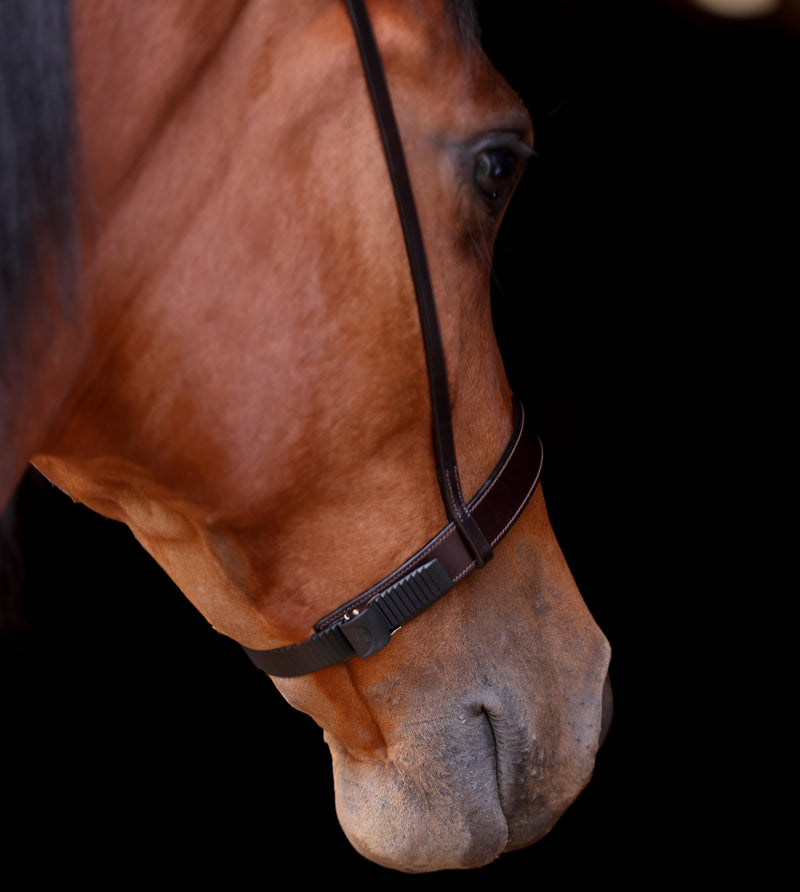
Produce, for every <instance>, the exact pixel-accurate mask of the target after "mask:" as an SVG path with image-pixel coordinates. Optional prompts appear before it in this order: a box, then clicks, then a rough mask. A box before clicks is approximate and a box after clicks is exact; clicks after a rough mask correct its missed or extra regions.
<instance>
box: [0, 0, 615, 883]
mask: <svg viewBox="0 0 800 892" xmlns="http://www.w3.org/2000/svg"><path fill="white" fill-rule="evenodd" d="M3 14H4V16H5V21H4V22H3V25H4V29H9V30H4V34H6V35H9V34H11V35H13V40H12V39H8V40H6V38H5V37H4V48H3V53H4V54H5V56H6V57H7V58H4V59H3V64H4V66H5V67H4V70H3V74H4V79H5V81H6V89H5V96H4V99H3V102H4V105H3V106H2V114H3V117H4V118H5V122H4V130H5V136H4V143H3V148H2V152H3V154H2V161H3V167H4V168H5V169H4V170H3V174H2V177H3V179H2V181H1V182H2V185H3V192H2V195H3V202H2V214H3V225H4V226H5V227H6V229H5V232H4V235H6V236H7V238H6V239H5V242H6V248H4V249H3V254H2V255H0V256H2V259H3V289H4V291H3V295H2V298H3V299H2V302H1V303H0V307H2V314H3V315H2V331H3V339H2V342H0V345H1V346H2V351H3V352H2V357H1V359H2V365H0V372H1V373H2V402H0V410H1V413H0V418H1V420H2V429H1V432H0V440H2V451H3V463H2V467H1V468H0V502H1V503H5V502H6V501H7V500H8V499H9V498H11V495H12V493H13V491H14V488H15V486H16V484H17V482H18V480H19V478H20V476H21V474H22V473H23V471H24V469H25V468H26V467H27V466H28V465H29V464H33V466H34V467H36V468H38V469H39V471H40V472H41V473H42V474H44V475H45V477H46V478H48V479H49V480H50V481H51V482H52V483H53V484H54V485H55V486H57V487H58V488H59V489H61V490H63V491H64V492H65V493H67V494H68V495H69V496H70V497H71V498H73V499H74V500H76V501H78V502H81V503H83V504H85V505H86V506H88V507H89V508H90V509H92V510H94V511H96V512H99V513H100V514H102V515H104V516H106V517H109V518H112V519H114V520H117V521H120V522H122V523H124V524H126V525H127V526H128V527H129V528H130V530H131V531H132V533H133V535H134V536H135V537H136V539H137V540H138V542H139V543H141V545H142V546H143V547H144V548H145V549H146V550H147V551H148V552H149V553H150V554H151V555H152V556H153V557H154V558H155V560H156V561H157V562H158V564H159V565H160V566H161V567H162V568H163V570H164V571H165V572H166V574H167V575H168V576H169V577H170V578H171V579H172V580H173V581H174V582H175V583H176V584H177V586H178V587H179V588H180V590H181V591H182V592H183V594H184V595H185V596H186V598H187V599H188V600H189V601H190V602H191V603H192V604H193V605H194V606H195V607H196V608H197V609H198V610H199V611H200V613H201V614H202V615H203V616H204V617H205V619H206V620H207V621H208V622H209V623H210V624H211V625H212V626H213V628H214V629H215V630H216V631H217V632H218V633H219V634H221V635H224V636H227V637H229V638H232V639H233V640H234V641H236V642H238V643H239V644H240V645H242V647H243V648H245V649H246V650H247V651H248V653H250V654H251V655H252V656H253V659H254V661H256V662H257V661H258V660H259V659H260V656H263V655H265V654H266V655H267V656H266V657H264V659H265V660H266V662H265V663H264V666H265V667H266V670H265V671H267V672H268V674H269V675H270V677H271V678H272V681H273V682H274V684H275V685H276V686H277V688H278V690H279V691H280V693H281V694H282V695H283V697H284V698H285V699H286V700H287V701H288V702H289V703H290V704H291V705H292V706H293V707H294V708H296V709H298V710H300V711H302V712H304V713H307V714H308V715H310V716H311V717H312V718H313V719H314V721H315V722H316V723H317V724H318V725H319V726H320V727H321V729H322V731H323V733H324V738H325V741H326V743H327V745H328V747H329V749H330V752H331V757H332V767H333V782H334V791H335V800H336V810H337V816H338V819H339V822H340V824H341V826H342V828H343V830H344V832H345V834H346V835H347V837H348V839H349V840H350V842H351V843H352V845H353V846H354V847H355V848H356V850H357V851H359V852H360V853H361V854H362V855H363V856H364V857H366V858H367V859H370V860H372V861H374V862H376V863H378V864H380V865H383V866H385V867H388V868H392V869H395V870H399V871H403V872H407V873H420V872H430V871H436V870H442V869H456V868H458V869H463V868H474V867H478V866H481V865H484V864H487V863H488V862H490V861H492V860H494V859H495V858H497V857H498V856H499V855H500V854H501V853H503V852H506V851H512V850H515V849H520V848H522V847H525V846H528V845H530V844H532V843H534V842H536V841H537V840H538V839H540V838H541V837H542V836H544V835H545V834H546V833H547V832H548V831H549V830H550V829H551V828H552V827H553V825H554V824H555V823H556V821H557V820H558V819H559V817H560V816H561V815H562V814H563V813H564V811H565V810H566V809H567V808H568V806H569V805H570V804H571V803H572V802H573V801H574V799H575V798H576V797H577V796H578V795H579V793H580V791H581V790H582V789H583V788H584V787H585V785H586V784H587V783H588V781H589V779H590V777H591V775H592V772H593V768H594V762H595V758H596V754H597V752H598V749H599V747H600V745H601V743H602V739H603V737H604V735H605V732H606V730H607V727H608V722H609V718H610V688H609V685H608V665H609V659H610V648H609V645H608V642H607V640H606V638H605V636H604V635H603V633H602V632H601V631H600V629H599V628H598V627H597V625H596V623H595V622H594V620H593V618H592V616H591V615H590V613H589V611H588V609H587V608H586V606H585V604H584V602H583V600H582V598H581V595H580V593H579V591H578V589H577V587H576V585H575V582H574V580H573V578H572V576H571V574H570V571H569V569H568V567H567V565H566V562H565V560H564V557H563V555H562V553H561V551H560V549H559V546H558V543H557V541H556V539H555V536H554V533H553V531H552V528H551V526H550V523H549V520H548V516H547V510H546V507H545V503H544V497H543V495H542V490H541V486H537V485H536V484H537V481H538V470H537V469H534V470H533V471H529V470H528V466H529V465H530V464H531V462H533V463H535V462H536V461H537V460H538V458H537V456H538V453H537V452H536V451H535V450H534V449H533V447H531V451H530V452H524V451H523V450H522V447H521V446H518V444H519V443H520V442H522V440H521V434H520V433H519V431H520V421H519V418H520V412H524V409H522V410H521V409H520V407H519V406H517V405H515V401H514V397H513V394H512V392H511V389H510V386H509V384H508V380H507V378H506V373H505V369H504V365H503V359H502V357H501V354H500V351H499V348H498V346H497V343H496V340H495V336H494V332H493V327H492V319H491V310H490V286H491V256H492V250H493V244H494V240H495V237H496V234H497V230H498V227H499V225H500V221H501V220H502V218H503V214H504V211H505V209H506V207H507V205H508V202H509V200H510V198H511V195H512V193H513V191H514V188H515V186H516V184H517V183H518V181H519V179H520V177H521V175H522V172H523V170H524V167H525V164H526V162H527V159H528V157H529V156H530V154H531V146H532V143H533V133H532V125H531V121H530V117H529V115H528V113H527V111H526V110H525V108H524V106H523V104H522V102H521V101H520V99H519V98H518V97H517V95H516V94H515V93H514V92H513V91H512V90H511V88H510V87H509V86H508V85H507V84H506V82H505V81H504V80H503V79H502V78H501V76H500V75H499V74H498V73H497V71H496V70H495V69H494V68H493V67H492V65H491V63H490V62H489V60H488V59H487V58H486V57H485V55H484V54H483V51H482V49H481V47H480V41H479V36H478V28H477V19H476V14H475V11H474V7H473V4H472V3H470V2H467V0H409V2H406V3H403V4H397V3H391V2H386V0H369V2H368V4H366V7H364V6H363V5H362V4H361V3H355V2H348V3H347V4H345V3H344V2H342V0H292V2H279V0H226V2H221V0H170V2H164V0H157V2H156V0H153V2H140V3H135V4H132V3H127V2H125V0H108V2H106V3H103V4H97V3H92V2H88V0H74V3H73V4H72V6H69V5H68V4H67V3H66V2H64V3H62V4H54V3H50V2H47V3H44V2H40V3H36V2H27V0H26V2H24V3H22V2H20V3H17V4H14V3H5V4H4V6H3ZM360 30H361V31H363V30H366V31H367V32H369V34H371V36H372V39H373V41H374V43H373V44H372V47H373V56H374V55H375V53H377V56H378V57H379V59H380V63H381V65H382V71H383V74H384V75H385V78H386V82H388V85H389V87H388V92H389V94H390V108H389V111H388V114H389V116H390V117H391V115H394V116H395V123H396V125H397V133H398V134H399V141H400V143H401V150H402V155H401V158H403V159H405V163H407V174H408V184H409V186H410V191H411V198H412V199H413V212H414V213H416V215H417V223H418V234H419V235H420V237H421V238H422V240H423V242H424V250H425V257H426V259H427V267H426V274H427V276H428V284H429V290H430V294H431V295H433V296H435V307H434V310H435V318H434V319H433V320H432V321H431V320H428V322H427V323H426V321H425V318H424V312H423V302H421V301H420V299H419V296H418V287H417V283H416V281H415V269H416V268H417V267H416V266H415V263H414V262H413V259H411V249H410V248H409V247H408V236H407V234H406V233H405V232H404V224H403V220H402V219H401V217H402V214H401V213H398V211H399V210H400V211H402V208H403V206H404V203H403V201H401V200H400V199H399V198H398V196H397V194H396V189H393V182H395V180H394V179H393V171H392V170H391V169H390V168H392V165H393V164H394V161H393V156H392V155H391V154H390V152H389V149H387V148H386V139H385V128H384V125H383V124H382V123H381V121H380V116H379V114H378V112H379V111H380V109H381V104H380V101H379V100H375V98H374V95H373V97H372V98H371V96H370V89H371V88H372V87H373V83H372V81H373V80H374V79H375V78H376V77H377V79H378V80H380V72H378V74H377V75H376V73H375V70H374V68H373V69H372V71H370V69H369V67H368V62H367V57H368V56H369V52H370V51H369V47H368V48H367V50H364V44H363V43H359V41H358V39H357V38H358V37H359V31H360ZM368 36H369V35H368ZM15 53H16V54H18V55H17V56H15V55H14V54H15ZM12 57H13V61H14V64H7V59H8V58H12ZM12 88H16V89H18V91H19V93H18V94H15V93H14V92H13V89H12ZM15 96H16V97H17V98H16V99H14V97H15ZM8 97H11V99H9V98H8ZM20 97H22V98H20ZM12 100H13V101H12ZM384 103H385V97H384ZM383 111H384V113H387V111H386V107H385V104H384V106H383ZM31 134H33V136H31ZM382 142H383V145H382ZM31 146H33V147H34V148H35V149H36V150H35V151H33V150H31ZM387 160H389V161H390V164H389V165H387ZM9 184H15V188H14V189H11V188H10V186H9ZM9 221H10V222H9ZM404 245H405V247H404ZM418 247H419V246H418ZM426 306H427V309H428V311H430V310H431V307H430V304H427V305H426ZM431 325H432V326H433V335H434V336H433V337H432V339H431V344H432V346H431V345H428V342H427V341H425V337H426V332H430V330H431V329H430V326H431ZM423 341H425V344H424V345H423ZM437 348H440V356H439V358H438V360H437V359H436V350H437ZM432 352H433V355H434V358H433V359H432V360H431V358H430V356H431V353H432ZM434 378H435V379H436V380H437V382H438V384H437V386H436V388H434V386H433V385H432V381H433V380H434ZM437 401H439V402H441V404H442V405H441V406H440V410H441V412H442V413H443V418H444V420H441V419H440V420H439V421H438V422H437V421H436V418H437V415H436V405H435V404H436V403H437ZM432 417H433V418H434V424H433V429H434V436H432V421H431V419H432ZM448 425H449V427H448ZM442 430H444V431H445V434H446V433H447V431H448V430H449V432H450V434H451V435H452V444H451V445H452V447H453V449H452V450H449V451H448V448H444V449H443V450H442V449H440V448H439V445H438V434H440V433H441V431H442ZM444 440H445V441H447V436H444ZM443 452H444V453H447V454H449V452H454V456H455V459H456V460H457V471H458V475H457V478H456V477H455V476H453V475H450V473H449V472H448V471H446V472H445V473H444V475H443V474H442V472H441V467H440V464H439V462H440V458H441V454H442V453H443ZM508 468H512V470H507V469H508ZM498 469H499V470H498ZM513 475H516V476H518V477H520V479H522V477H524V479H525V481H526V482H525V484H524V486H525V488H526V492H525V494H524V499H522V500H521V501H519V504H518V505H517V507H516V508H515V509H514V512H513V517H511V518H510V519H509V520H508V522H505V520H504V519H503V518H501V519H500V520H499V521H498V523H501V524H502V527H503V528H502V531H501V532H502V536H493V537H492V541H491V542H489V543H487V542H485V541H483V540H482V539H481V536H482V534H481V530H480V528H479V527H480V524H477V527H478V528H477V529H475V528H476V523H474V522H473V521H474V518H475V517H478V518H479V520H480V516H479V515H480V511H481V506H484V507H485V506H486V505H487V504H488V503H489V502H490V501H491V499H490V498H489V497H488V496H487V493H489V492H490V491H492V487H494V490H493V492H494V493H496V492H498V491H499V490H501V489H502V488H503V487H504V486H506V483H508V481H509V480H510V479H511V478H512V476H513ZM516 476H515V477H514V479H513V480H512V481H511V483H508V487H511V488H513V487H512V483H513V486H516V485H517V483H516V482H514V481H515V480H516ZM487 481H488V482H487ZM498 481H505V482H498ZM454 488H455V490H457V491H456V492H455V493H454V492H453V489H454ZM448 491H450V495H451V496H452V499H451V502H448V499H447V497H446V495H445V493H446V492H448ZM462 492H463V493H464V494H466V498H465V497H462ZM492 498H494V496H492ZM451 503H452V504H451ZM481 523H483V521H482V520H481ZM443 531H444V532H443ZM471 531H472V532H471ZM445 534H446V535H445ZM442 536H444V538H446V539H447V541H448V542H449V543H450V544H452V545H454V544H458V543H461V545H459V547H461V546H463V548H462V551H464V550H465V551H466V553H467V554H468V560H469V566H468V567H467V568H466V570H465V571H464V573H463V574H461V573H459V574H454V573H449V572H444V571H443V570H442V564H443V563H444V564H446V562H447V558H446V557H445V556H444V555H443V554H442V553H440V552H436V554H439V555H440V557H441V560H438V559H437V560H431V561H428V562H423V563H419V562H417V563H415V564H414V566H413V568H412V571H413V572H412V571H410V572H407V573H406V572H405V569H407V568H408V567H409V566H410V564H409V555H419V554H421V553H423V552H424V553H425V554H429V555H430V554H432V553H433V552H431V551H430V549H429V548H428V546H427V543H431V542H432V543H438V542H440V537H442ZM483 538H484V539H485V538H486V537H485V536H484V537H483ZM499 538H502V541H501V542H498V541H497V540H499ZM490 558H491V559H490ZM398 567H399V568H400V571H396V570H395V568H398ZM473 567H474V568H475V572H472V569H473ZM404 568H405V569H404ZM467 570H469V572H467ZM401 571H402V572H401ZM454 575H458V577H459V578H458V579H454V578H453V576H454ZM462 575H463V578H461V576H462ZM423 577H424V578H423ZM420 578H422V582H423V583H424V585H423V586H422V588H423V589H425V591H429V590H430V588H431V586H433V589H434V594H433V595H432V596H431V597H430V598H429V603H428V602H426V603H425V605H424V608H425V609H424V612H421V609H422V608H420V606H419V604H415V605H412V607H411V608H409V609H408V610H407V613H406V615H405V617H404V619H403V620H402V623H399V624H398V627H397V628H395V627H392V628H390V629H389V630H388V631H387V629H386V628H384V627H381V628H380V629H377V631H376V627H375V626H374V625H371V624H370V623H372V622H373V621H374V620H375V618H376V617H377V618H378V620H379V622H381V623H382V622H384V619H380V617H382V616H383V615H384V613H385V609H384V608H385V607H386V604H387V603H388V600H387V599H388V598H389V596H390V595H391V597H392V598H395V597H397V598H398V599H400V600H402V599H404V598H406V597H407V596H408V597H411V595H410V594H409V593H410V592H412V589H413V591H414V592H416V591H417V590H418V588H419V585H418V580H419V579H420ZM386 579H388V580H389V582H388V583H387V586H388V587H387V586H384V587H383V588H382V589H381V591H380V593H379V594H378V595H375V594H374V591H375V585H376V580H386ZM415 580H416V581H415ZM426 586H427V588H426ZM437 586H438V587H437ZM360 592H361V593H363V592H367V593H368V594H369V597H367V598H366V599H365V598H361V600H358V599H356V600H354V596H356V595H357V594H358V593H360ZM412 594H413V592H412ZM401 596H402V597H401ZM378 602H380V603H379V604H378ZM354 604H355V605H357V606H352V605H354ZM375 604H378V606H379V607H380V608H381V610H382V611H383V613H381V611H379V610H377V609H374V605H375ZM341 605H350V606H348V607H347V609H344V608H342V606H341ZM398 609H400V608H398ZM132 610H135V605H132ZM359 614H360V616H358V615H359ZM379 614H380V616H379ZM417 614H419V615H417ZM330 616H332V617H333V619H331V620H328V622H327V624H326V623H324V622H323V623H322V624H321V623H320V617H330ZM365 616H371V617H372V619H371V620H370V622H369V623H367V622H366V621H364V622H362V623H361V625H360V626H359V625H357V624H355V625H353V626H352V628H351V626H350V625H349V623H351V622H354V621H355V619H359V620H361V619H362V618H363V617H365ZM400 626H402V627H400ZM330 629H332V630H334V631H336V632H337V634H338V633H339V632H340V631H341V630H342V629H344V630H345V631H346V632H348V631H349V632H350V634H348V635H347V636H346V637H347V638H348V641H349V642H350V645H352V649H351V651H349V652H348V653H347V654H346V655H345V657H343V658H341V659H335V660H332V661H328V662H325V663H324V665H321V666H319V667H318V668H316V667H313V666H311V664H309V663H307V662H302V661H301V662H300V663H299V664H298V665H297V666H293V669H292V671H290V670H289V669H287V670H286V671H285V672H284V671H282V667H283V666H284V663H282V662H281V659H283V657H282V656H281V655H285V654H287V653H288V654H294V653H295V649H297V648H300V647H301V646H302V645H304V644H305V643H306V642H308V641H313V640H316V639H317V638H320V637H324V636H325V635H326V634H327V632H328V631H329V630H330ZM352 629H357V630H358V633H357V634H356V633H355V632H352ZM375 636H377V637H378V638H380V639H381V640H380V641H379V642H378V644H377V645H375V641H374V640H373V639H374V637H375ZM340 637H341V635H340ZM365 642H366V643H365ZM373 645H375V646H373ZM303 653H305V651H303ZM275 655H277V656H275ZM273 660H277V661H278V662H274V661H273ZM276 667H277V668H276Z"/></svg>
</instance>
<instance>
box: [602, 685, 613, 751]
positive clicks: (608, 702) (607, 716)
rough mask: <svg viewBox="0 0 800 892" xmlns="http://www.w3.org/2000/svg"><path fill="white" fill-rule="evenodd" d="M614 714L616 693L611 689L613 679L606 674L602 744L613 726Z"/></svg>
mask: <svg viewBox="0 0 800 892" xmlns="http://www.w3.org/2000/svg"><path fill="white" fill-rule="evenodd" d="M613 714H614V694H613V693H612V691H611V679H610V678H609V677H608V676H607V675H606V681H605V684H604V685H603V718H602V720H601V723H600V743H599V746H602V745H603V743H604V742H605V739H606V737H607V736H608V729H609V728H610V727H611V719H612V717H613Z"/></svg>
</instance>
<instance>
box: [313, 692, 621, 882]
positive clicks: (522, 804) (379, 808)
mask: <svg viewBox="0 0 800 892" xmlns="http://www.w3.org/2000/svg"><path fill="white" fill-rule="evenodd" d="M609 698H610V687H609V686H608V684H607V682H605V683H604V682H601V683H600V685H599V686H597V689H596V690H590V689H588V688H587V689H586V690H583V691H581V692H579V693H578V694H577V695H576V697H575V698H574V700H573V701H572V702H571V703H568V704H567V711H566V713H565V714H561V715H554V714H552V711H551V710H550V708H549V707H548V706H543V709H542V710H541V711H540V712H539V714H538V715H536V716H531V715H530V714H529V709H528V708H527V707H526V704H525V703H524V702H521V700H520V698H519V697H518V695H516V694H511V693H509V692H507V691H506V692H503V691H497V690H487V691H485V692H481V694H480V695H479V696H477V697H474V698H473V699H472V700H471V701H470V702H467V703H466V704H465V705H464V706H463V708H460V709H457V710H456V711H455V712H454V713H453V714H451V716H450V717H449V718H448V719H447V720H441V721H437V720H435V719H434V720H418V721H413V722H409V723H408V724H406V725H404V726H402V727H400V728H399V729H398V733H396V734H394V735H393V736H392V742H389V746H388V749H387V758H386V759H385V760H382V761H381V760H377V759H365V758H364V757H363V756H352V755H351V754H349V753H348V752H347V751H346V750H345V749H344V748H343V747H340V746H339V745H338V743H337V741H336V740H335V738H333V737H332V736H331V735H326V739H327V742H328V745H329V746H330V749H331V753H332V756H333V769H334V781H335V789H336V808H337V814H338V817H339V821H340V823H341V825H342V828H343V829H344V831H345V833H346V834H347V836H348V838H349V840H350V842H351V843H352V844H353V846H354V847H355V848H356V849H357V850H358V851H359V852H360V853H361V854H362V855H364V856H365V857H366V858H369V859H370V860H372V861H374V862H376V863H378V864H381V865H382V866H384V867H388V868H392V869H395V870H400V871H404V872H407V873H421V872H429V871H436V870H444V869H469V868H474V867H480V866H483V865H485V864H488V863H490V862H491V861H493V860H495V859H496V858H497V857H498V856H499V855H500V854H502V853H503V852H507V851H512V850H515V849H520V848H524V847H526V846H528V845H531V844H532V843H535V842H536V841H537V840H539V839H540V838H541V837H542V836H544V835H545V834H546V833H547V832H548V831H549V830H550V829H551V828H552V826H553V825H554V824H555V823H556V821H557V820H558V818H559V817H560V816H561V815H562V814H563V812H564V811H565V810H566V809H567V808H568V807H569V805H570V804H571V803H572V802H573V800H574V799H575V798H576V797H577V795H578V794H579V793H580V791H581V790H582V789H583V787H584V786H585V785H586V783H587V782H588V780H589V778H590V777H591V773H592V770H593V765H594V758H595V755H596V752H597V750H598V748H599V747H600V745H601V743H602V740H603V738H604V736H605V734H606V733H607V723H608V721H609V720H610V709H609V702H610V699H609Z"/></svg>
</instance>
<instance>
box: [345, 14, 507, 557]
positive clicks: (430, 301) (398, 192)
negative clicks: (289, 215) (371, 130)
mask: <svg viewBox="0 0 800 892" xmlns="http://www.w3.org/2000/svg"><path fill="white" fill-rule="evenodd" d="M346 3H347V8H348V11H349V13H350V18H351V20H352V23H353V31H354V33H355V36H356V42H357V43H358V48H359V52H360V54H361V61H362V64H363V66H364V74H365V76H366V80H367V85H368V86H369V91H370V94H371V96H372V103H373V106H374V108H375V116H376V118H377V121H378V129H379V130H380V133H381V139H382V140H383V147H384V151H385V153H386V161H387V164H388V166H389V173H390V176H391V180H392V185H393V186H394V192H395V199H396V202H397V208H398V211H399V214H400V222H401V225H402V227H403V236H404V238H405V243H406V251H407V252H408V260H409V263H410V265H411V275H412V278H413V280H414V289H415V292H416V295H417V306H418V308H419V316H420V322H421V324H422V338H423V343H424V347H425V358H426V362H427V366H428V381H429V383H430V393H431V410H432V414H433V439H434V448H435V452H436V464H437V468H438V473H439V486H440V488H441V490H442V498H443V500H444V504H445V509H446V511H447V517H448V519H449V520H450V521H452V522H453V523H455V525H456V527H457V528H458V530H459V532H460V533H461V535H462V536H463V537H464V540H465V541H466V543H467V544H468V545H469V547H470V550H471V551H472V553H473V554H474V555H475V559H476V561H477V563H478V566H481V567H482V566H483V565H484V564H485V563H486V561H488V560H490V558H491V557H492V547H491V545H490V544H489V542H488V540H487V538H486V536H485V535H484V533H483V531H482V530H481V528H480V527H479V526H478V524H477V523H476V522H475V519H474V518H473V517H472V515H471V514H470V512H469V510H468V509H467V506H466V503H465V502H464V496H463V495H462V492H461V482H460V480H459V476H458V461H457V459H456V449H455V440H454V437H453V422H452V417H451V414H450V393H449V389H448V386H447V365H446V362H445V357H444V348H443V347H442V338H441V333H440V330H439V320H438V318H437V315H436V303H435V300H434V296H433V285H432V284H431V277H430V270H429V268H428V261H427V257H426V254H425V244H424V241H423V238H422V228H421V226H420V222H419V217H418V215H417V209H416V205H415V203H414V194H413V191H412V189H411V180H410V177H409V174H408V168H407V166H406V160H405V155H404V153H403V145H402V142H401V139H400V131H399V129H398V126H397V120H396V118H395V115H394V109H393V107H392V101H391V98H390V96H389V88H388V86H387V83H386V78H385V75H384V71H383V65H382V63H381V57H380V53H379V52H378V47H377V44H376V42H375V35H374V32H373V30H372V24H371V22H370V20H369V16H368V15H367V11H366V9H365V8H364V3H363V0H346Z"/></svg>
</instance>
